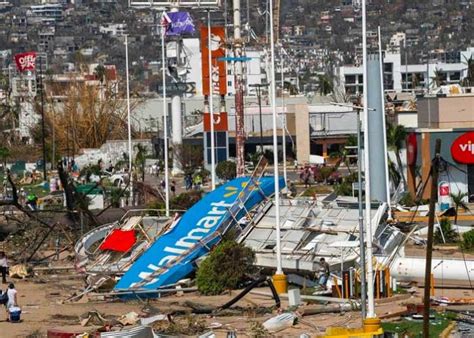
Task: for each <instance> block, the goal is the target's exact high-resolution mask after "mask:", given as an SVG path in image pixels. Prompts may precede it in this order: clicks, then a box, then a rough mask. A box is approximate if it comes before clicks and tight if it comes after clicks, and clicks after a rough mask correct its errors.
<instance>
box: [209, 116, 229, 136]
mask: <svg viewBox="0 0 474 338" xmlns="http://www.w3.org/2000/svg"><path fill="white" fill-rule="evenodd" d="M213 117H214V131H228V130H229V125H228V121H227V113H225V112H220V113H214V114H213ZM204 131H207V132H208V131H211V114H209V113H204Z"/></svg>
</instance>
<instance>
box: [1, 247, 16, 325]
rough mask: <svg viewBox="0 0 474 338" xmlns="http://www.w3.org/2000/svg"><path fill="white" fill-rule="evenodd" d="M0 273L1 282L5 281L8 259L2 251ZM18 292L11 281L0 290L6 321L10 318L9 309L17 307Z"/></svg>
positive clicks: (4, 282)
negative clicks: (4, 288) (3, 289)
mask: <svg viewBox="0 0 474 338" xmlns="http://www.w3.org/2000/svg"><path fill="white" fill-rule="evenodd" d="M0 273H1V275H2V283H3V284H6V283H7V274H8V259H7V255H6V254H5V252H4V251H0ZM17 294H18V292H17V291H16V289H15V285H14V284H13V283H9V284H8V287H7V289H6V290H5V291H4V292H1V290H0V297H2V298H3V299H4V302H3V303H4V304H5V309H6V311H7V321H9V320H10V310H12V309H13V308H16V307H18V296H17Z"/></svg>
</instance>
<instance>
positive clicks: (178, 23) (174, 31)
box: [162, 12, 195, 36]
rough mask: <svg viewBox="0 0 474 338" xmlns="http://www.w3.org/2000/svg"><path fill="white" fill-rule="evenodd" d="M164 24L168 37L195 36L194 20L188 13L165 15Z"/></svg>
mask: <svg viewBox="0 0 474 338" xmlns="http://www.w3.org/2000/svg"><path fill="white" fill-rule="evenodd" d="M162 24H164V25H165V26H166V36H181V35H185V34H194V32H195V28H194V23H193V19H192V18H191V15H189V13H188V12H169V13H163V18H162Z"/></svg>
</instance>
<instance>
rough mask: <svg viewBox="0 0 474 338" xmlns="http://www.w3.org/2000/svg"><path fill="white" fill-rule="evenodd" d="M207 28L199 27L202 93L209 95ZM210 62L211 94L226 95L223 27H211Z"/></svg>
mask: <svg viewBox="0 0 474 338" xmlns="http://www.w3.org/2000/svg"><path fill="white" fill-rule="evenodd" d="M207 32H208V31H207V27H201V59H202V93H203V94H204V95H209V93H210V91H209V49H208V41H207V40H208V39H207V35H208V34H207ZM211 57H212V59H211V62H212V65H211V66H212V68H211V69H212V89H213V91H212V92H213V94H220V95H226V94H227V73H226V62H225V61H223V60H218V59H221V58H223V57H225V30H224V27H211Z"/></svg>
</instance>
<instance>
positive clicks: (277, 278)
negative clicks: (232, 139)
mask: <svg viewBox="0 0 474 338" xmlns="http://www.w3.org/2000/svg"><path fill="white" fill-rule="evenodd" d="M269 1H270V2H269V4H270V8H273V0H269ZM274 39H275V38H274V32H273V11H270V52H271V61H270V78H271V82H270V90H271V102H272V120H273V171H274V173H273V176H274V177H273V179H274V182H275V228H276V255H277V267H276V273H275V275H274V276H273V284H274V285H275V288H276V290H277V292H278V293H285V292H286V289H287V280H286V276H285V274H284V273H283V268H282V261H281V234H280V182H279V177H278V137H277V113H276V93H275V89H276V84H275V40H274ZM285 183H286V182H285Z"/></svg>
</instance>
